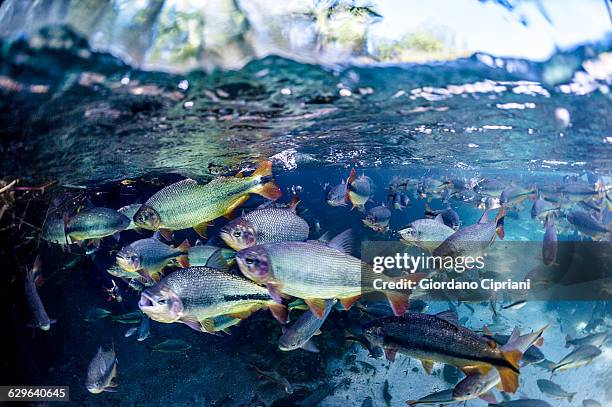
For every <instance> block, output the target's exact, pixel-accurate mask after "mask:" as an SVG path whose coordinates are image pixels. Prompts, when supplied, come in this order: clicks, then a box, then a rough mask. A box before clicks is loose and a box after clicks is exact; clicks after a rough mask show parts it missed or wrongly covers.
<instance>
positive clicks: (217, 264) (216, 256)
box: [206, 249, 229, 272]
mask: <svg viewBox="0 0 612 407" xmlns="http://www.w3.org/2000/svg"><path fill="white" fill-rule="evenodd" d="M206 267H210V268H212V269H216V270H219V271H225V272H227V271H228V270H229V268H228V266H227V262H226V261H225V258H224V257H223V253H222V252H221V249H217V250H216V251H215V252H214V253H213V254H212V255H211V256H210V257H209V258H208V260H207V261H206Z"/></svg>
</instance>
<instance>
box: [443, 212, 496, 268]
mask: <svg viewBox="0 0 612 407" xmlns="http://www.w3.org/2000/svg"><path fill="white" fill-rule="evenodd" d="M505 214H506V209H505V208H504V207H503V206H502V207H501V208H500V209H499V212H498V213H497V216H496V217H495V219H494V220H493V221H491V222H487V218H486V216H487V212H485V213H484V215H483V217H482V218H481V219H480V222H478V223H477V224H475V225H470V226H466V227H465V228H463V229H459V230H458V231H456V232H455V233H453V234H452V235H450V236H449V237H448V238H447V239H446V240H445V241H444V242H443V243H442V244H441V245H440V246H438V248H436V249H435V250H434V251H433V254H434V255H435V256H442V257H444V256H452V257H457V256H474V257H476V256H478V255H482V254H484V252H485V250H486V249H487V248H488V247H489V246H490V245H491V244H492V243H493V241H494V240H495V236H496V235H497V236H499V238H500V239H503V238H504V216H505Z"/></svg>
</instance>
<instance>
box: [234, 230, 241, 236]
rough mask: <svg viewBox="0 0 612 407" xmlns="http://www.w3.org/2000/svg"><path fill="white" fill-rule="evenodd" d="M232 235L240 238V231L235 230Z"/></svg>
mask: <svg viewBox="0 0 612 407" xmlns="http://www.w3.org/2000/svg"><path fill="white" fill-rule="evenodd" d="M233 234H234V237H240V235H241V234H242V233H240V231H239V230H236V231H234V233H233Z"/></svg>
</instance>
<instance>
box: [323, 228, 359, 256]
mask: <svg viewBox="0 0 612 407" xmlns="http://www.w3.org/2000/svg"><path fill="white" fill-rule="evenodd" d="M327 246H329V247H332V248H334V249H336V250H339V251H341V252H343V253H346V254H350V253H351V251H352V249H353V230H352V229H347V230H345V231H344V232H342V233H340V234H339V235H336V237H334V238H333V239H332V240H330V241H329V243H327Z"/></svg>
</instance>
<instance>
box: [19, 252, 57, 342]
mask: <svg viewBox="0 0 612 407" xmlns="http://www.w3.org/2000/svg"><path fill="white" fill-rule="evenodd" d="M41 265H42V263H41V261H40V257H38V256H36V260H34V265H33V266H32V268H31V269H29V270H28V272H27V274H26V278H25V282H24V285H25V298H26V302H27V304H28V307H29V308H30V312H31V314H32V321H31V322H30V323H29V324H28V326H29V327H30V328H40V329H42V330H43V331H48V330H49V329H50V328H51V324H53V323H55V322H56V321H55V319H52V318H49V315H47V311H46V310H45V306H44V304H43V302H42V300H41V299H40V295H39V294H38V290H37V289H36V275H37V274H38V273H39V272H40V268H41Z"/></svg>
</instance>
